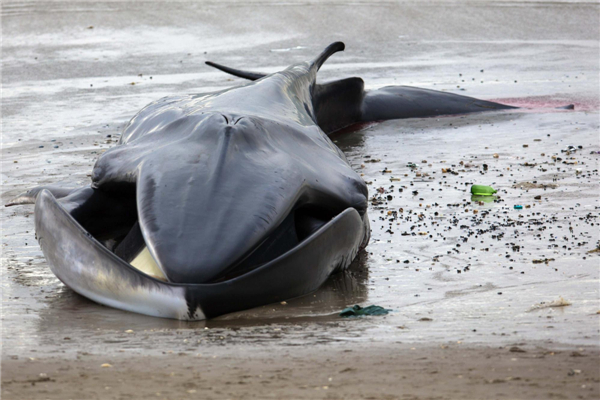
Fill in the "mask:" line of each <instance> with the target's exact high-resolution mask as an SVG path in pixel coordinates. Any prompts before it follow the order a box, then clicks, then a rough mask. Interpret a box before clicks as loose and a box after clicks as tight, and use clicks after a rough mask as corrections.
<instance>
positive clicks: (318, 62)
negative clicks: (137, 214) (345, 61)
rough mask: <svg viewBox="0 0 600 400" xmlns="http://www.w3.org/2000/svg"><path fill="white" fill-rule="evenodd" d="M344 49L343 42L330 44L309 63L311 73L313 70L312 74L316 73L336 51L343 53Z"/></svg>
mask: <svg viewBox="0 0 600 400" xmlns="http://www.w3.org/2000/svg"><path fill="white" fill-rule="evenodd" d="M345 48H346V46H345V45H344V43H343V42H334V43H331V44H330V45H329V46H327V48H325V50H323V52H322V53H321V54H319V55H318V56H317V58H315V59H314V60H313V61H312V62H311V63H310V69H311V71H312V70H314V72H317V71H318V70H319V69H320V68H321V66H322V65H323V63H324V62H325V61H327V59H328V58H329V57H331V55H332V54H335V53H337V52H338V51H344V49H345Z"/></svg>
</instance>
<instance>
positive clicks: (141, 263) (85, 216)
mask: <svg viewBox="0 0 600 400" xmlns="http://www.w3.org/2000/svg"><path fill="white" fill-rule="evenodd" d="M86 190H87V191H86V196H85V198H84V199H83V201H82V199H81V198H78V199H75V200H76V201H75V202H70V201H69V197H67V198H65V199H64V200H65V202H66V205H67V209H68V210H69V211H70V213H71V215H72V216H73V217H74V218H75V220H76V221H77V222H78V223H79V224H80V225H81V227H82V228H83V229H84V230H85V231H86V232H87V233H88V234H90V235H91V236H92V237H93V238H94V239H96V240H97V241H98V242H100V243H102V244H103V245H104V246H105V247H106V248H107V249H108V250H110V251H111V252H113V253H114V254H115V255H116V256H117V257H119V258H120V259H121V260H123V261H125V262H127V263H128V264H130V265H131V266H132V267H134V268H136V269H137V270H139V271H141V272H142V273H144V274H146V275H149V276H151V277H153V278H156V279H159V280H162V281H165V282H172V283H186V284H195V283H202V284H208V283H218V282H223V281H227V280H230V279H233V278H236V277H238V276H241V275H243V274H246V273H248V272H250V271H252V270H254V269H256V268H259V267H260V266H262V265H265V264H267V263H269V262H271V261H273V260H275V259H276V258H278V257H280V256H282V255H284V254H286V253H288V252H290V251H292V250H293V249H295V248H296V247H298V246H299V245H300V244H301V243H302V242H303V241H305V240H306V239H308V238H309V237H310V236H311V235H313V234H314V233H315V232H317V231H318V230H319V229H320V228H321V227H323V226H324V225H325V224H327V222H329V221H331V220H332V219H333V218H335V217H336V216H337V215H339V213H338V212H334V211H332V209H331V208H325V207H319V206H318V205H307V204H303V205H301V204H299V202H298V204H296V205H294V206H293V207H291V210H290V211H289V212H288V213H287V215H286V216H285V217H284V218H283V219H282V221H281V222H280V223H279V224H278V225H277V226H276V227H275V228H274V229H272V230H271V231H270V232H269V233H268V234H266V235H265V236H264V237H263V238H262V239H261V240H260V241H259V242H258V243H257V244H256V245H254V246H253V247H251V248H250V249H249V250H246V251H245V252H243V253H242V252H240V253H239V254H238V255H237V256H236V257H229V259H234V260H235V261H234V262H232V263H223V264H222V265H221V266H220V268H219V271H218V273H215V274H213V278H212V279H210V280H207V281H203V282H195V281H193V280H191V279H179V280H178V279H173V277H172V276H173V275H174V276H175V277H180V276H182V275H181V274H171V273H170V272H171V270H170V269H169V267H170V266H169V265H163V266H161V264H160V262H159V261H158V260H157V259H156V258H155V256H154V255H153V254H152V251H151V246H152V245H153V243H152V242H149V241H148V239H147V238H146V237H145V235H144V231H143V227H142V225H141V224H140V220H139V218H138V212H137V203H138V202H137V199H136V195H135V191H131V190H123V188H120V191H119V192H118V194H117V192H105V191H101V190H98V189H86ZM70 204H71V207H69V205H70ZM342 211H343V210H342ZM212 229H217V230H225V231H230V232H232V236H233V235H234V234H235V233H234V231H235V227H232V226H225V227H213V228H212ZM199 240H200V239H199ZM188 242H189V241H188ZM192 242H193V241H192ZM176 250H177V251H185V250H186V249H185V248H183V249H182V248H179V249H176ZM197 268H202V265H198V266H197Z"/></svg>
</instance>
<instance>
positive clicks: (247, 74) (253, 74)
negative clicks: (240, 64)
mask: <svg viewBox="0 0 600 400" xmlns="http://www.w3.org/2000/svg"><path fill="white" fill-rule="evenodd" d="M206 65H209V66H211V67H213V68H216V69H218V70H221V71H223V72H225V73H227V74H230V75H233V76H237V77H239V78H244V79H249V80H251V81H255V80H257V79H260V78H264V77H265V76H267V74H261V73H258V72H249V71H242V70H240V69H234V68H229V67H226V66H224V65H221V64H217V63H214V62H212V61H206Z"/></svg>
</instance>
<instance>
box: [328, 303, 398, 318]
mask: <svg viewBox="0 0 600 400" xmlns="http://www.w3.org/2000/svg"><path fill="white" fill-rule="evenodd" d="M390 311H392V310H388V309H386V308H383V307H380V306H368V307H364V308H363V307H361V306H359V305H355V306H352V307H348V308H344V309H343V310H342V312H341V313H340V317H345V318H348V317H360V316H362V315H386V314H387V313H389V312H390Z"/></svg>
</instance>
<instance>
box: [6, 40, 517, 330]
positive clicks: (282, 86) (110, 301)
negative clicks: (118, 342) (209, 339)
mask: <svg viewBox="0 0 600 400" xmlns="http://www.w3.org/2000/svg"><path fill="white" fill-rule="evenodd" d="M343 49H344V45H343V44H342V43H339V42H338V43H333V44H332V45H330V46H329V47H327V48H326V49H325V51H324V52H323V53H321V54H320V55H319V56H318V57H317V58H315V59H314V60H313V61H312V62H303V63H299V64H295V65H292V66H291V67H289V68H287V69H285V70H283V71H281V72H277V73H274V74H270V75H263V74H256V73H248V72H244V71H238V70H233V69H230V68H227V67H223V66H219V65H217V64H212V65H213V66H216V67H218V68H220V69H223V70H225V71H226V72H230V73H233V74H234V75H237V76H241V77H244V78H248V79H250V80H251V82H248V83H246V84H244V85H241V86H237V87H234V88H231V89H227V90H222V91H219V92H215V93H207V94H194V95H181V96H173V97H167V98H163V99H160V100H158V101H156V102H154V103H151V104H150V105H148V106H147V107H146V108H144V109H143V110H142V111H140V112H139V113H138V114H137V115H136V116H135V117H133V119H132V120H131V121H130V122H129V124H128V125H127V126H126V127H125V129H124V131H123V134H122V136H121V139H120V142H119V145H118V146H116V147H114V148H112V149H110V150H109V151H107V152H106V153H104V154H103V155H102V156H101V157H100V158H99V159H98V161H97V162H96V165H95V166H94V169H93V172H92V183H91V185H90V186H88V187H84V188H76V189H65V188H57V187H40V188H36V189H32V190H31V191H29V192H27V193H25V194H23V195H21V196H19V197H17V198H16V199H15V200H13V201H12V202H10V203H9V204H8V205H14V204H26V203H33V202H35V225H36V234H37V237H38V241H39V243H40V246H41V248H42V251H43V252H44V255H45V256H46V258H47V260H48V263H49V265H50V267H51V269H52V271H53V272H54V273H55V274H56V276H57V277H58V278H59V279H60V280H61V281H62V282H64V283H65V284H66V285H67V286H69V287H70V288H72V289H73V290H75V291H76V292H78V293H80V294H82V295H83V296H86V297H88V298H90V299H92V300H94V301H96V302H98V303H101V304H105V305H108V306H112V307H116V308H120V309H124V310H129V311H134V312H138V313H143V314H148V315H153V316H159V317H167V318H178V319H189V320H196V319H204V318H212V317H216V316H218V315H221V314H224V313H229V312H233V311H237V310H243V309H247V308H251V307H255V306H259V305H263V304H268V303H271V302H275V301H282V300H286V299H290V298H293V297H297V296H301V295H304V294H307V293H309V292H311V291H314V290H316V289H317V288H318V287H319V286H320V285H321V284H323V283H324V282H325V280H326V279H327V278H328V277H329V275H330V274H331V273H333V272H334V271H335V270H340V269H344V268H346V267H347V266H348V265H349V264H350V263H351V262H352V260H353V259H354V257H355V256H356V254H357V253H358V251H359V250H360V249H361V248H362V247H364V246H366V245H367V243H368V240H369V222H368V221H369V220H368V217H367V195H368V193H367V187H366V184H365V182H364V181H363V180H362V179H361V178H360V176H359V175H358V174H357V173H356V172H354V171H353V170H352V168H351V167H350V165H349V164H348V162H347V160H346V158H345V156H344V154H343V153H342V152H341V151H340V150H339V149H338V148H337V147H336V146H335V145H334V144H333V143H332V142H331V140H330V139H329V138H328V136H327V134H330V133H332V132H335V131H337V130H339V129H342V128H344V127H347V126H349V125H352V124H356V123H362V122H370V121H378V120H386V119H396V118H409V117H425V116H432V115H443V114H461V113H468V112H477V111H489V110H503V109H509V108H512V107H509V106H505V105H501V104H497V103H492V102H487V101H481V100H476V99H473V98H469V97H464V96H458V95H454V94H449V93H442V92H436V91H431V90H425V89H418V88H411V87H402V86H399V87H386V88H382V89H379V90H374V91H371V92H365V91H364V85H363V81H362V80H361V79H360V78H348V79H343V80H339V81H335V82H331V83H325V84H316V76H317V71H318V69H319V68H320V67H321V65H322V64H323V62H325V60H326V59H327V58H328V57H329V56H331V55H332V54H333V53H335V52H337V51H341V50H343ZM145 253H147V254H148V256H147V257H146V259H149V260H151V262H150V264H152V265H153V268H154V271H158V272H156V273H154V272H148V271H146V272H143V271H145V270H143V269H142V268H140V267H139V266H138V264H137V263H138V261H137V260H139V259H140V257H142V254H145Z"/></svg>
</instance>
